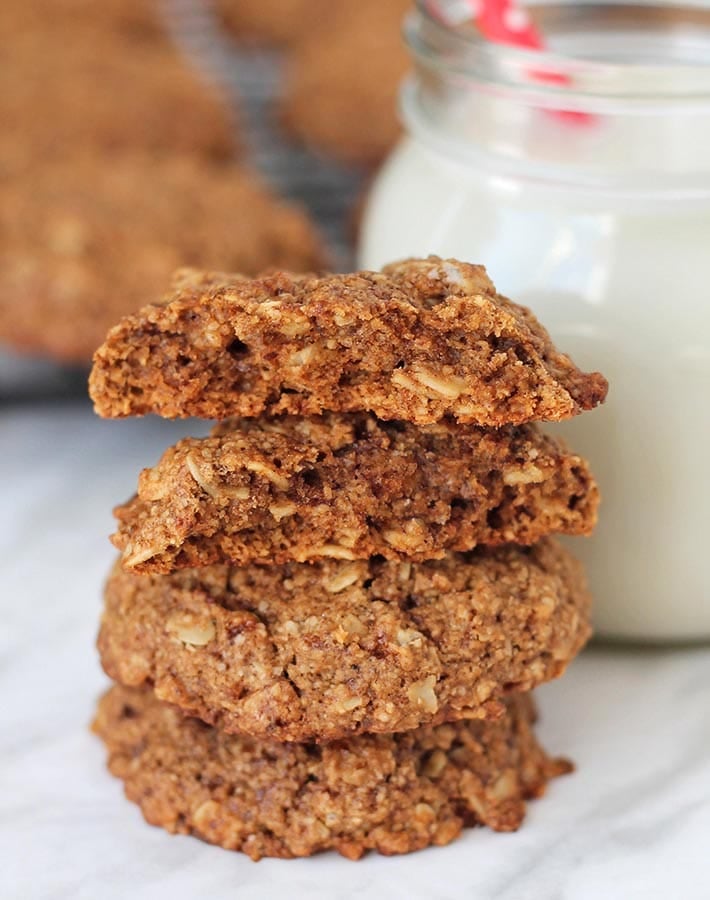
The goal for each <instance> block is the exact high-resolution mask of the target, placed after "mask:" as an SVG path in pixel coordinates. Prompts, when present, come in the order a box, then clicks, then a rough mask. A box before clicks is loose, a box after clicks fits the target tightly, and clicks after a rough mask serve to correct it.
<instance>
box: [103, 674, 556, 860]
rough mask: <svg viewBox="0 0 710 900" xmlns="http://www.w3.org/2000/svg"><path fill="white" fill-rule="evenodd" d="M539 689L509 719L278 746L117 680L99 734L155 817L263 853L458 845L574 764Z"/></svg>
mask: <svg viewBox="0 0 710 900" xmlns="http://www.w3.org/2000/svg"><path fill="white" fill-rule="evenodd" d="M533 720H534V710H533V707H532V703H531V701H530V699H529V698H528V697H523V696H514V697H511V698H509V699H508V700H507V701H506V703H505V705H504V712H503V715H502V716H501V718H499V719H498V720H496V721H486V722H481V721H478V722H459V723H457V724H454V725H439V726H438V727H435V728H422V729H420V730H418V731H410V732H407V733H405V734H395V735H364V736H362V737H357V738H351V739H350V740H348V741H339V742H337V743H335V744H325V745H304V744H276V743H273V742H264V741H257V740H254V739H252V738H246V737H241V736H235V735H226V734H223V733H222V732H219V731H217V730H216V729H214V728H210V727H209V726H207V725H204V724H202V723H201V722H199V721H198V720H196V719H190V718H187V717H185V716H183V715H182V714H181V713H180V712H179V711H178V710H176V709H175V708H173V707H171V706H169V705H167V704H163V703H160V702H159V701H158V700H156V699H155V698H154V697H153V696H152V695H151V694H150V692H149V691H147V690H143V691H141V690H135V689H133V690H131V689H127V688H122V687H113V688H112V689H111V690H109V691H108V693H107V694H105V695H104V697H103V698H102V699H101V700H100V701H99V706H98V711H97V714H96V718H95V721H94V724H93V730H94V732H95V733H96V734H97V735H98V736H99V737H100V738H101V740H102V741H103V742H104V744H105V745H106V749H107V751H108V767H109V769H110V771H111V773H112V774H113V775H115V776H116V777H118V778H120V779H121V780H122V781H123V782H124V788H125V792H126V796H127V797H128V799H129V800H131V801H133V802H134V803H137V804H138V806H139V807H140V808H141V811H142V813H143V816H144V817H145V819H146V821H147V822H149V823H150V824H151V825H158V826H160V827H162V828H165V829H166V830H167V831H169V832H172V833H178V834H193V835H196V836H197V837H200V838H202V839H203V840H206V841H209V842H210V843H212V844H218V845H220V846H222V847H225V848H226V849H229V850H240V851H242V852H243V853H246V854H247V855H248V856H250V857H251V858H252V859H255V860H257V859H260V858H262V857H264V856H276V857H283V858H292V857H298V856H310V855H311V854H313V853H316V852H318V851H321V850H328V849H334V850H337V851H338V852H339V853H341V854H342V855H343V856H345V857H347V858H348V859H353V860H354V859H358V858H359V857H361V856H362V854H363V853H364V852H365V851H367V850H377V851H379V852H380V853H383V854H386V855H392V854H396V853H409V852H411V851H414V850H420V849H422V848H424V847H427V846H430V845H439V846H441V845H443V844H448V843H450V842H451V841H452V840H454V839H455V838H456V837H458V835H459V834H460V833H461V830H462V829H463V828H464V827H470V826H474V825H486V826H488V827H489V828H492V829H494V830H495V831H514V830H515V829H517V828H518V827H519V826H520V824H521V823H522V820H523V817H524V814H525V801H526V800H527V799H529V798H533V797H539V796H540V795H541V794H543V793H544V791H545V786H546V784H547V782H548V781H549V780H550V779H551V778H553V777H555V776H557V775H561V774H564V773H566V772H569V771H570V769H571V765H570V763H569V762H568V761H566V760H563V759H552V758H550V757H549V756H548V755H547V754H546V753H545V751H544V750H543V749H542V748H541V747H540V745H539V743H538V742H537V739H536V737H535V734H534V731H533V727H532V723H533Z"/></svg>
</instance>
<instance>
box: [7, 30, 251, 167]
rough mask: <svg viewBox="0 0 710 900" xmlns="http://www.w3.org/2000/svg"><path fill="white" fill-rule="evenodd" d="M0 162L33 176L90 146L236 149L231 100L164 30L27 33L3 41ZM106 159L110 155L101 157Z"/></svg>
mask: <svg viewBox="0 0 710 900" xmlns="http://www.w3.org/2000/svg"><path fill="white" fill-rule="evenodd" d="M0 61H1V62H2V71H3V90H2V92H0V121H2V123H3V129H2V134H0V165H2V167H3V168H5V169H6V170H7V171H8V172H9V173H10V174H11V175H12V174H14V173H15V172H23V171H28V172H29V174H30V175H34V174H35V173H36V170H37V169H38V168H40V167H41V166H43V165H44V164H46V163H48V162H51V161H54V160H57V159H60V158H63V159H65V160H66V161H67V163H71V161H72V160H73V159H74V158H76V156H77V155H81V154H82V153H85V152H91V153H94V154H96V155H101V156H104V157H105V155H107V154H114V153H116V152H118V151H123V150H133V149H135V150H140V151H146V152H151V153H155V154H157V155H165V154H172V153H173V152H176V153H184V152H188V153H196V154H199V155H203V156H208V157H210V158H219V159H226V158H228V157H230V156H231V155H232V154H233V153H234V152H235V141H234V137H233V130H234V123H233V122H232V121H231V119H230V111H229V108H228V106H227V103H226V100H225V98H222V97H220V96H219V95H218V94H217V93H216V92H215V90H214V89H213V88H211V87H210V86H208V85H207V83H206V82H204V81H203V80H202V79H201V77H200V76H199V75H197V74H196V73H195V72H193V71H191V70H190V68H189V66H188V64H187V63H186V62H185V61H183V60H181V59H180V57H179V55H178V52H177V51H176V50H175V49H174V48H173V47H172V46H171V45H170V43H169V41H168V39H167V37H165V38H160V39H159V40H158V39H156V41H152V42H147V43H146V42H136V41H132V40H128V39H127V38H126V37H125V36H122V35H116V34H114V33H112V32H108V33H103V32H99V33H96V34H94V33H93V32H91V33H90V34H86V32H84V31H82V30H79V31H78V32H76V33H74V32H72V31H68V33H66V34H63V33H62V37H61V40H59V39H57V36H56V35H55V34H54V33H53V32H52V31H51V30H49V29H48V30H47V31H46V32H34V31H30V32H29V34H27V35H26V36H25V37H24V38H23V39H18V40H16V41H13V42H11V43H9V44H8V45H6V46H3V47H2V49H0ZM104 164H106V165H108V164H109V162H108V160H106V159H104Z"/></svg>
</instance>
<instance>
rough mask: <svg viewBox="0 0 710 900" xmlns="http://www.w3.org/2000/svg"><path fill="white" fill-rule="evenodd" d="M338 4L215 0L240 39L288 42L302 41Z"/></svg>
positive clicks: (304, 0) (309, 0)
mask: <svg viewBox="0 0 710 900" xmlns="http://www.w3.org/2000/svg"><path fill="white" fill-rule="evenodd" d="M359 2H362V0H359ZM380 2H381V0H380ZM385 2H386V0H385ZM337 5H339V4H337V3H336V4H334V3H333V0H214V8H215V10H216V12H217V15H218V16H219V19H220V21H221V22H222V23H223V24H224V26H225V27H226V29H227V30H228V31H229V32H230V33H231V34H232V35H234V37H236V38H237V39H238V40H240V41H244V40H246V41H256V42H258V43H267V44H282V45H286V46H289V45H292V44H298V43H299V42H300V41H302V40H303V39H304V38H305V37H306V36H307V35H308V34H310V33H311V32H312V31H313V27H314V24H315V23H318V22H321V21H322V20H323V18H324V17H326V16H329V15H331V14H332V10H333V7H334V6H337Z"/></svg>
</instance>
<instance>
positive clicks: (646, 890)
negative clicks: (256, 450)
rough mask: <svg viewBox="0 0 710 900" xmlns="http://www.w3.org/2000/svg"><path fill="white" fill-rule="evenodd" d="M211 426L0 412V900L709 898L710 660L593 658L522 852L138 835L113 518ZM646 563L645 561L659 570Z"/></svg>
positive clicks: (555, 708) (569, 699)
mask: <svg viewBox="0 0 710 900" xmlns="http://www.w3.org/2000/svg"><path fill="white" fill-rule="evenodd" d="M202 427H204V426H197V428H196V427H192V428H190V425H185V423H182V424H180V423H177V424H172V423H164V422H159V421H153V420H143V421H129V422H100V421H98V420H96V419H94V418H93V416H92V414H91V412H90V410H89V408H88V404H86V405H79V404H77V405H75V406H54V407H51V408H50V407H44V408H43V407H37V406H35V407H32V408H25V409H21V408H17V409H12V408H10V409H5V410H2V411H0V458H1V459H2V461H3V474H4V478H3V482H2V519H1V525H0V558H1V559H2V573H3V579H2V591H1V592H0V604H1V615H0V623H1V624H0V702H1V704H2V706H1V708H2V719H1V722H2V728H1V731H0V820H1V822H2V835H1V837H0V854H1V857H2V864H1V865H0V897H2V898H3V900H8V898H13V900H14V898H21V900H39V898H52V900H55V898H72V900H83V898H86V900H113V898H129V897H130V898H131V900H144V898H167V897H169V898H170V900H183V898H185V900H187V898H193V897H200V898H207V897H209V898H210V900H219V898H222V897H224V898H227V897H229V898H233V897H239V898H240V900H241V898H254V900H257V898H259V900H266V898H278V897H288V898H289V900H298V898H304V897H311V898H323V900H340V898H343V900H345V898H365V897H367V898H368V900H373V898H379V897H382V898H385V897H386V898H391V900H399V898H401V900H405V898H406V900H418V898H436V900H448V898H464V897H465V898H476V900H492V898H500V900H503V898H505V900H617V898H618V900H641V898H643V900H655V898H658V900H661V898H662V900H708V898H710V648H708V647H705V648H702V647H699V648H695V649H685V650H678V649H676V650H643V651H641V650H621V649H610V648H606V649H605V648H594V649H592V650H590V651H588V652H587V653H585V654H584V655H583V657H582V658H581V659H580V660H578V661H577V663H575V665H574V666H573V667H572V669H571V671H570V672H569V674H568V675H567V676H566V677H565V678H564V679H562V680H561V681H560V682H558V683H555V684H553V685H550V686H548V687H546V688H545V689H543V690H542V691H540V692H539V696H540V701H541V706H542V712H543V719H542V723H541V734H542V737H543V739H544V741H545V743H546V745H547V746H548V747H549V748H550V749H551V750H553V751H555V752H558V753H565V754H569V755H570V756H572V757H573V758H574V759H575V760H576V761H577V763H578V771H577V773H576V774H575V775H573V776H570V777H567V778H563V779H559V780H557V781H556V782H555V783H554V784H553V785H552V787H551V789H550V790H549V792H548V794H547V796H546V797H545V798H544V799H542V800H541V801H538V802H536V803H533V804H531V806H530V810H529V816H528V819H527V821H526V823H525V825H524V827H523V828H522V830H521V831H519V832H518V833H517V834H512V835H496V834H492V833H490V832H487V831H483V830H475V831H470V832H468V833H466V834H465V836H464V837H463V838H462V839H461V840H459V841H457V842H456V843H454V844H453V845H451V846H449V847H446V848H442V849H433V850H427V851H424V852H421V853H418V854H414V855H412V856H409V857H404V858H392V859H384V858H379V857H377V856H374V855H372V856H369V857H367V858H366V859H364V860H363V861H361V862H359V863H351V862H348V861H346V860H343V859H341V858H340V857H338V856H336V855H334V854H327V855H323V856H320V857H317V858H316V859H312V860H304V861H296V862H283V861H269V860H264V861H262V862H260V863H258V864H254V863H252V862H250V861H249V860H248V859H246V858H243V857H241V856H240V855H238V854H230V853H227V852H225V851H222V850H219V849H216V848H213V847H209V846H207V845H206V844H202V843H200V842H199V841H196V840H194V839H190V838H183V837H170V836H169V835H167V834H165V833H163V832H161V831H160V830H158V829H155V828H151V827H149V826H148V825H146V824H144V823H143V820H142V819H141V817H140V815H139V813H138V810H137V808H136V807H134V806H133V805H131V804H129V803H128V802H127V801H126V800H124V798H123V796H122V792H121V785H120V783H119V782H117V781H115V780H114V779H112V778H110V777H109V775H108V774H107V773H106V772H105V770H104V761H103V752H102V748H101V746H100V745H99V743H98V741H97V740H96V739H94V738H93V737H92V736H91V735H90V734H89V733H88V732H87V724H88V722H89V719H90V717H91V714H92V706H93V703H94V700H95V698H96V696H97V694H98V693H99V692H100V691H101V689H102V688H103V686H104V684H105V678H104V677H103V675H102V674H101V673H100V670H99V666H98V663H97V659H96V654H95V652H94V648H93V641H94V634H95V630H96V622H97V618H98V615H99V608H100V588H101V582H102V578H103V576H104V574H105V572H106V570H107V568H108V566H109V563H110V560H111V559H112V549H111V547H110V545H109V544H108V541H107V540H106V535H107V534H108V532H109V531H110V530H111V515H110V510H111V506H112V505H113V504H114V503H115V502H118V501H121V500H123V499H125V498H126V497H127V496H128V495H129V494H130V493H131V492H132V490H133V487H134V485H135V478H136V475H137V472H138V469H139V468H140V467H141V466H142V465H146V464H150V463H152V462H153V461H155V460H156V459H157V456H158V455H159V453H160V451H161V450H162V449H163V448H164V447H165V446H167V445H168V443H169V442H170V441H171V440H173V439H175V438H176V437H177V436H179V435H181V434H183V433H185V432H186V431H187V430H191V431H192V432H193V433H194V432H195V431H196V430H197V429H198V428H202ZM650 563H651V561H649V564H650Z"/></svg>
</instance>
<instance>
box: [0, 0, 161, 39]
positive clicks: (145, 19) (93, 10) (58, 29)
mask: <svg viewBox="0 0 710 900" xmlns="http://www.w3.org/2000/svg"><path fill="white" fill-rule="evenodd" d="M164 10H165V7H164V5H163V3H162V2H161V0H101V2H100V3H97V2H96V0H51V2H48V0H3V2H2V3H1V4H0V26H2V28H3V34H6V35H8V36H10V37H11V38H12V41H8V43H13V44H14V43H16V42H17V40H18V39H23V38H24V37H25V36H26V35H28V34H31V35H35V34H37V33H40V32H41V33H44V34H46V35H47V37H48V38H49V36H50V34H52V35H53V36H54V40H55V43H59V42H60V41H63V40H64V39H65V38H66V37H68V36H71V35H77V34H81V35H82V37H83V38H84V39H85V40H91V39H92V38H94V39H95V38H96V37H97V36H98V37H99V38H100V37H101V36H102V35H108V34H112V35H117V36H120V37H123V38H126V39H127V40H131V41H133V42H136V41H153V40H156V39H160V38H161V37H163V36H164V33H165V28H164Z"/></svg>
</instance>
